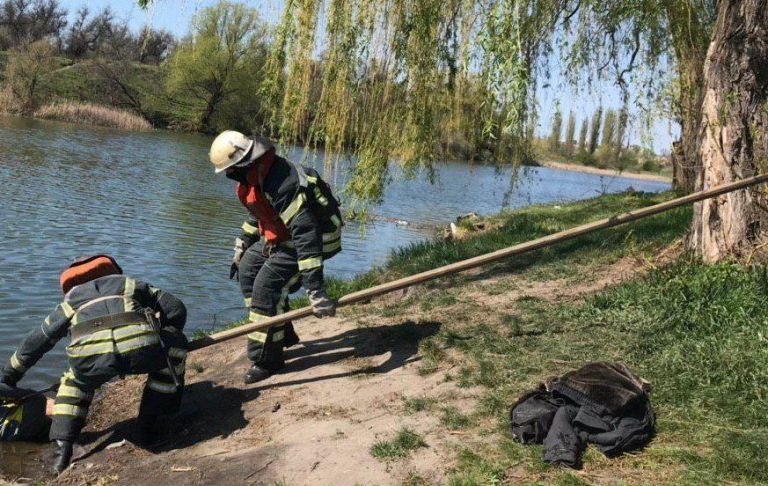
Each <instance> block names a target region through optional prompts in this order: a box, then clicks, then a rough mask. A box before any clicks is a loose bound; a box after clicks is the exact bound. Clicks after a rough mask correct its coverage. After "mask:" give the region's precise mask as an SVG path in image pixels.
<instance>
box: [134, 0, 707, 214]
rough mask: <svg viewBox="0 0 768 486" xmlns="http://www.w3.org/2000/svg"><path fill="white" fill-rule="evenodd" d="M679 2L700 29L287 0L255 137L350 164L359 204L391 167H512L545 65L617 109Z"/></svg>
mask: <svg viewBox="0 0 768 486" xmlns="http://www.w3.org/2000/svg"><path fill="white" fill-rule="evenodd" d="M675 2H677V3H675ZM680 2H683V3H687V4H690V11H691V12H693V14H692V15H693V17H690V18H688V19H687V20H686V21H688V22H698V23H699V24H702V25H704V24H706V22H707V20H706V19H705V18H704V17H705V16H703V14H702V16H700V17H701V18H699V17H697V16H696V15H697V14H695V12H698V11H700V10H702V9H701V8H699V7H700V5H699V4H700V3H701V2H705V0H658V1H655V0H628V1H625V2H603V1H598V0H380V1H377V2H371V1H370V0H286V1H285V8H284V10H283V13H282V15H281V18H280V20H279V22H278V24H277V25H276V26H275V28H274V31H273V35H272V42H271V50H270V55H269V56H268V60H267V62H266V65H265V66H264V67H263V73H264V74H265V75H264V76H263V82H262V84H261V86H260V88H259V90H258V92H257V93H256V95H257V96H259V97H260V98H261V100H260V102H261V106H263V107H264V108H263V109H264V110H265V113H264V114H263V116H262V117H261V118H260V120H262V121H261V122H260V123H261V126H257V127H254V128H256V129H257V130H258V131H262V132H266V133H268V134H270V135H271V136H273V137H276V138H279V139H280V140H281V141H282V142H283V143H293V144H299V145H304V146H305V147H307V148H309V149H314V148H324V149H325V153H326V163H327V164H328V165H327V166H326V170H327V169H329V168H330V167H331V166H334V167H338V163H339V161H340V160H341V159H342V157H344V156H353V157H355V158H356V161H355V162H356V163H355V164H354V165H353V169H352V173H351V175H349V179H348V181H347V186H346V189H347V191H348V193H349V194H351V195H352V196H353V197H354V199H357V200H360V201H376V200H379V199H380V198H381V196H382V194H383V191H384V188H385V186H386V184H387V182H388V181H389V179H390V177H391V175H390V165H391V164H392V163H393V162H394V163H397V164H399V166H400V167H401V168H402V169H403V170H404V172H405V174H406V175H414V174H416V173H419V172H423V173H426V174H428V175H430V176H433V175H434V166H433V164H434V163H435V161H437V160H440V159H442V158H445V157H450V156H458V157H461V158H466V159H472V160H478V159H479V160H485V161H489V162H493V163H495V164H511V165H516V164H519V163H520V162H523V161H525V160H526V159H528V158H530V157H531V153H530V149H529V139H530V137H531V136H532V134H533V128H534V124H535V119H536V113H535V95H536V86H537V81H538V80H540V79H542V78H546V77H547V76H548V75H549V74H548V73H549V62H550V60H552V59H555V60H558V61H560V62H561V63H562V66H563V67H564V69H563V70H564V76H565V78H566V79H567V80H569V81H572V82H574V83H575V82H577V81H580V80H586V81H587V82H590V81H591V80H592V79H594V78H595V73H597V77H604V78H605V77H607V76H608V75H609V74H610V75H612V76H614V77H615V81H616V83H617V85H618V86H619V88H620V89H622V90H623V93H624V98H623V99H624V101H625V104H626V103H628V100H629V96H628V93H629V87H630V86H639V87H642V88H644V89H646V90H647V91H648V92H649V93H650V92H652V91H653V90H654V88H655V85H654V83H659V81H658V80H659V79H663V77H662V76H660V75H659V73H660V72H661V71H662V70H663V69H664V67H665V64H664V62H663V61H669V59H668V58H667V57H666V55H667V52H670V44H671V43H672V42H673V41H674V39H675V37H674V36H673V33H677V32H679V31H681V28H680V25H679V24H680V22H682V18H681V17H677V16H675V17H670V16H669V15H668V12H669V11H670V7H669V5H667V4H668V3H670V4H671V3H674V4H675V5H678V4H679V3H680ZM146 3H147V0H144V1H142V0H139V4H140V5H146ZM676 9H677V10H679V7H676ZM697 9H698V10H697ZM697 25H698V24H697ZM683 30H684V29H683ZM672 51H673V50H672ZM599 66H605V67H604V68H603V69H600V68H599ZM638 66H642V69H638ZM630 77H631V79H628V78H630Z"/></svg>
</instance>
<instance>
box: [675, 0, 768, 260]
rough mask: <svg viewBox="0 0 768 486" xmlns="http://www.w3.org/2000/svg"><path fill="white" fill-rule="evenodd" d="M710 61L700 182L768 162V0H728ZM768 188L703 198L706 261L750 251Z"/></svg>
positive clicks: (767, 225)
mask: <svg viewBox="0 0 768 486" xmlns="http://www.w3.org/2000/svg"><path fill="white" fill-rule="evenodd" d="M717 9H718V12H717V22H716V25H715V30H714V33H713V35H712V42H711V44H710V46H709V50H708V52H707V58H706V63H705V65H704V88H703V102H702V110H701V113H702V117H701V125H700V126H701V128H700V133H699V137H700V140H701V146H700V149H699V156H700V158H701V159H700V160H701V164H702V171H701V175H700V177H699V178H698V180H697V189H707V188H710V187H714V186H717V185H720V184H724V183H728V182H732V181H735V180H738V179H742V178H745V177H749V176H752V175H754V174H756V173H759V172H762V171H765V170H766V166H767V165H768V163H767V161H766V158H767V157H768V1H766V0H720V1H719V2H718V6H717ZM765 195H766V192H765V189H764V188H758V189H755V190H743V191H736V192H733V193H730V194H726V195H723V196H720V197H718V198H715V199H711V200H708V201H704V202H701V203H697V204H696V205H695V206H694V218H693V227H692V230H691V234H690V235H689V238H688V246H689V248H691V249H693V250H695V251H696V252H698V253H699V254H700V255H701V256H702V257H703V259H704V260H705V261H710V262H713V261H718V260H722V259H723V258H726V257H728V256H730V255H736V256H740V255H746V254H750V253H751V252H752V251H753V250H754V249H755V247H756V244H757V243H758V242H759V240H760V239H761V238H762V237H763V236H764V234H763V233H764V232H765V230H766V229H768V213H766V211H765V210H764V209H763V208H765V207H766V205H765V202H766V197H765Z"/></svg>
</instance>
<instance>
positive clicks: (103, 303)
mask: <svg viewBox="0 0 768 486" xmlns="http://www.w3.org/2000/svg"><path fill="white" fill-rule="evenodd" d="M147 307H148V308H152V309H154V310H155V311H156V312H158V311H159V312H161V314H162V315H163V318H164V324H165V325H170V326H174V327H177V328H179V329H181V328H183V326H184V322H185V321H186V308H185V307H184V304H183V303H182V302H181V301H180V300H178V299H177V298H176V297H174V296H173V295H171V294H169V293H167V292H163V291H161V290H159V289H157V288H154V287H152V286H150V285H149V284H147V283H144V282H140V281H138V280H134V279H132V278H130V277H126V276H123V275H109V276H106V277H102V278H98V279H95V280H92V281H90V282H87V283H84V284H82V285H78V286H76V287H74V288H73V289H72V290H70V291H69V293H67V295H65V296H64V301H63V302H62V303H61V304H59V305H58V306H57V307H56V309H55V310H54V311H53V312H52V313H51V314H50V315H49V316H48V317H47V318H46V319H45V321H44V322H43V324H42V325H41V326H38V327H36V328H35V329H33V330H32V331H31V332H30V333H29V334H28V335H27V336H26V337H25V338H24V340H23V341H22V343H21V344H20V345H19V347H18V348H16V351H15V352H14V353H13V355H12V356H11V357H10V359H9V360H8V362H7V363H6V365H5V367H4V368H3V371H2V378H3V381H6V382H9V383H15V382H17V381H18V380H20V379H21V377H23V376H24V373H25V372H26V371H27V370H28V369H29V368H31V367H32V366H34V365H35V363H37V361H38V360H39V359H40V358H41V357H42V356H43V355H44V354H45V353H47V352H48V351H49V350H50V349H51V348H53V346H55V345H56V343H57V342H58V341H59V340H61V339H62V338H63V337H64V336H66V335H67V334H68V332H69V330H70V328H73V327H76V326H77V325H78V323H81V322H85V321H88V320H91V319H95V318H98V317H103V316H107V315H113V314H119V313H124V312H129V311H138V310H141V309H143V308H147ZM156 344H158V338H157V335H156V334H155V333H154V331H152V329H151V328H150V327H149V325H142V324H135V325H127V326H123V327H118V328H115V329H105V330H102V331H98V332H94V333H91V334H86V335H84V336H82V337H80V338H78V339H77V340H75V341H73V342H71V343H70V345H69V346H68V347H67V354H68V356H69V358H70V361H72V360H79V359H86V358H90V357H94V356H100V355H107V354H110V353H111V354H124V353H130V352H131V351H134V350H136V349H141V348H144V347H147V346H152V345H156ZM102 362H103V361H102ZM71 364H74V363H71Z"/></svg>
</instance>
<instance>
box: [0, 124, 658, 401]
mask: <svg viewBox="0 0 768 486" xmlns="http://www.w3.org/2000/svg"><path fill="white" fill-rule="evenodd" d="M211 140H212V139H211V137H206V136H200V135H188V134H177V133H172V132H160V131H158V132H151V133H133V132H126V131H118V130H110V129H99V128H84V127H81V126H74V125H68V124H61V123H52V122H41V121H34V120H25V119H18V118H6V117H0V154H2V156H1V157H0V221H1V222H2V225H1V226H0V365H2V364H4V363H5V362H6V360H7V359H8V357H9V356H10V354H11V353H12V351H13V349H14V348H15V346H16V345H17V344H18V342H19V341H20V340H21V339H22V337H23V336H24V335H25V334H26V333H27V332H28V331H29V330H30V329H32V328H34V327H35V326H38V325H40V322H41V321H42V320H43V319H44V318H45V316H46V315H47V314H48V313H49V312H50V311H51V310H53V308H54V307H55V306H56V304H58V302H60V300H61V298H62V296H61V293H60V290H59V286H58V277H59V273H60V272H61V270H62V269H63V268H64V267H65V266H67V265H68V263H69V262H70V261H71V260H72V259H73V258H74V257H77V256H79V255H84V254H89V253H99V252H105V253H110V254H112V255H113V256H115V257H116V258H117V260H118V262H120V264H121V265H122V267H123V269H124V270H125V272H126V273H127V274H129V275H132V276H134V277H137V278H139V279H141V280H144V281H147V282H150V283H152V284H153V285H155V286H158V287H160V288H162V289H165V290H168V291H170V292H172V293H174V294H175V295H177V296H178V297H180V298H181V299H182V300H184V302H185V303H186V304H187V308H188V310H189V321H188V324H187V330H188V331H190V332H191V331H193V330H194V329H198V328H205V329H209V328H211V326H212V325H213V324H214V322H215V323H216V324H217V325H222V324H225V323H226V322H229V321H232V320H235V319H239V318H242V317H243V316H244V309H243V308H242V300H241V297H240V292H239V290H238V286H237V284H236V283H235V282H234V281H230V280H228V278H227V277H228V272H229V264H230V258H231V254H232V250H231V248H232V245H233V240H234V238H235V236H237V235H238V234H239V228H240V225H241V224H242V222H243V221H244V220H245V218H246V212H245V210H244V209H243V208H242V207H241V206H240V203H239V202H238V201H237V198H236V197H235V195H234V188H233V183H232V182H231V181H230V180H228V179H226V178H224V177H215V176H214V174H213V171H212V169H211V167H210V164H209V162H208V160H207V154H208V147H209V144H210V142H211ZM287 155H288V156H289V157H292V158H293V160H297V161H298V160H299V159H300V157H301V152H300V151H299V150H289V151H288V154H287ZM320 162H321V161H318V164H319V163H320ZM437 174H438V179H439V180H438V181H437V183H436V184H435V185H431V184H430V183H429V182H428V181H426V180H425V179H424V178H417V179H415V180H402V179H401V178H400V177H398V174H397V172H396V171H395V172H394V177H395V181H394V182H393V183H392V184H391V185H390V186H389V187H388V188H387V191H386V195H385V198H384V202H383V203H382V204H381V205H377V206H374V207H372V208H369V212H370V213H373V214H374V215H375V216H376V218H377V219H376V220H374V221H371V222H369V223H366V224H359V223H355V222H350V223H349V224H348V225H347V227H346V229H345V233H344V239H343V248H344V251H343V252H342V253H341V254H340V255H338V256H336V257H335V258H333V259H332V260H330V261H329V262H328V263H327V266H326V268H327V272H328V273H329V274H331V275H334V276H338V277H351V276H353V275H355V274H358V273H361V272H364V271H366V270H368V269H370V268H371V267H372V266H374V265H379V264H383V263H384V262H385V261H386V259H387V256H388V255H389V253H390V251H391V250H392V249H393V248H396V247H399V246H403V245H407V244H409V243H412V242H415V241H419V240H423V239H425V238H430V237H432V236H434V234H435V228H436V227H438V226H445V225H447V224H448V223H449V222H450V221H452V220H454V219H455V218H456V216H458V215H460V214H465V213H468V212H471V211H474V212H477V213H479V214H491V213H495V212H498V211H499V210H500V209H502V208H503V207H520V206H526V205H530V204H537V203H544V202H553V201H559V202H567V201H573V200H578V199H585V198H590V197H594V196H597V195H599V194H601V193H604V192H618V191H623V190H626V189H627V188H629V187H630V186H631V187H633V188H635V189H636V190H641V191H660V190H665V189H668V188H669V184H666V183H659V182H648V181H641V180H636V179H630V178H625V177H607V176H598V175H593V174H585V173H578V172H566V171H560V170H554V169H546V168H529V169H524V170H522V171H521V173H520V177H519V178H518V179H517V182H516V184H515V185H514V187H512V186H511V182H510V181H511V179H512V178H511V177H510V171H509V170H505V171H501V172H498V171H496V170H495V169H494V168H492V167H485V166H470V165H468V164H464V163H458V162H457V163H452V162H451V163H441V164H439V166H438V168H437ZM345 176H346V173H345V171H343V170H342V171H341V172H340V173H337V174H335V175H333V176H332V177H328V178H329V179H333V180H335V181H336V182H337V183H338V184H339V185H341V184H343V181H344V179H345ZM395 220H401V221H406V222H408V223H409V224H408V225H404V224H398V223H396V222H394V221H395ZM64 344H65V343H63V342H62V343H60V344H59V346H57V348H56V349H55V350H54V351H52V352H51V353H49V354H48V355H47V356H46V357H45V358H44V359H43V360H42V361H41V362H40V364H39V365H38V366H36V367H35V368H34V369H33V370H31V371H30V372H29V373H28V376H27V377H26V378H25V380H24V381H23V382H22V383H23V384H25V385H28V386H33V387H34V386H42V385H44V384H48V383H50V382H51V381H52V380H54V379H55V377H57V376H58V375H59V374H60V373H61V371H62V370H63V368H64V359H63V357H64V355H63V346H64Z"/></svg>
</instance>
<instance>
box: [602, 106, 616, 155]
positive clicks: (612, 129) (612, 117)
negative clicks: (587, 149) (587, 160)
mask: <svg viewBox="0 0 768 486" xmlns="http://www.w3.org/2000/svg"><path fill="white" fill-rule="evenodd" d="M615 135H616V112H615V111H614V110H611V109H609V110H608V111H606V112H605V121H603V140H602V143H601V144H602V145H605V146H607V147H613V145H614V137H615Z"/></svg>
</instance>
